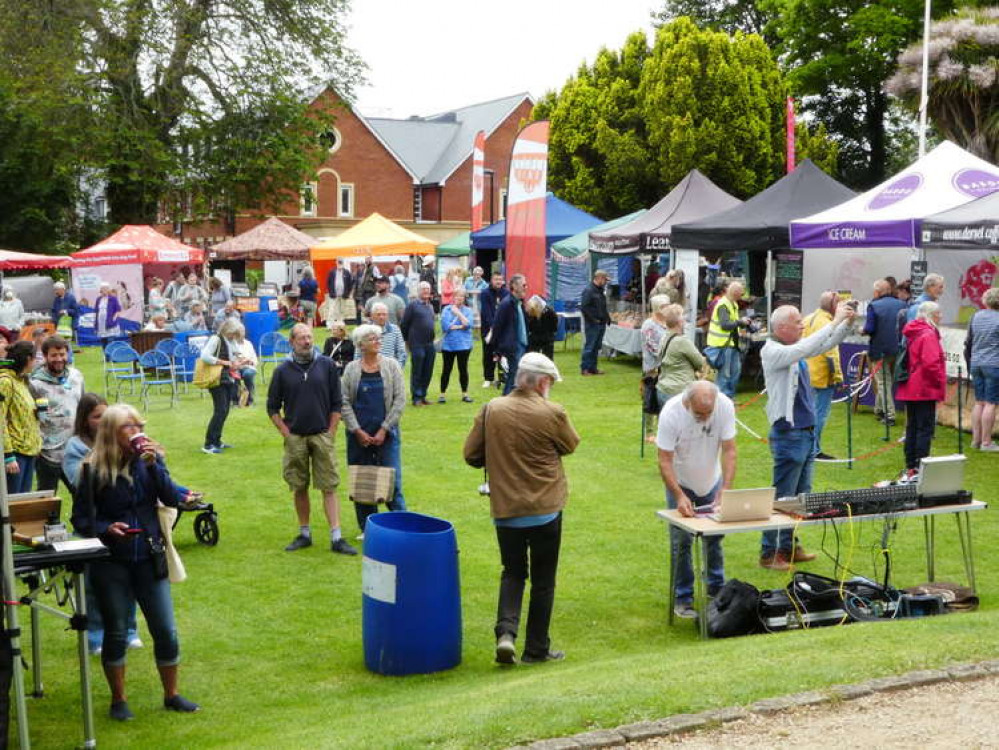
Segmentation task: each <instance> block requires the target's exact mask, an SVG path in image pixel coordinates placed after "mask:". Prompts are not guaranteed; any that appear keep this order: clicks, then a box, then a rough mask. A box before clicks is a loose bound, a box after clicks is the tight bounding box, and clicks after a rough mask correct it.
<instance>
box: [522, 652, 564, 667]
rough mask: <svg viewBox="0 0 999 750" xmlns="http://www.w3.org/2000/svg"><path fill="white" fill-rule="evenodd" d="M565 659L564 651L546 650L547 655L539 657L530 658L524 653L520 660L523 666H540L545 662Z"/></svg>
mask: <svg viewBox="0 0 999 750" xmlns="http://www.w3.org/2000/svg"><path fill="white" fill-rule="evenodd" d="M564 658H565V651H556V650H554V649H548V653H547V654H542V655H541V656H531V655H530V654H528V653H526V652H525V653H524V655H523V656H521V657H520V660H521V661H522V662H523V663H524V664H541V663H543V662H546V661H562V660H563V659H564Z"/></svg>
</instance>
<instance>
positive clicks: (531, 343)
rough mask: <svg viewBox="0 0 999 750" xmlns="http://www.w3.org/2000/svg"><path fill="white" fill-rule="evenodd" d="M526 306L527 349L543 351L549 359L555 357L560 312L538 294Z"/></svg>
mask: <svg viewBox="0 0 999 750" xmlns="http://www.w3.org/2000/svg"><path fill="white" fill-rule="evenodd" d="M524 307H525V310H526V311H527V351H529V352H541V353H542V354H544V355H545V356H546V357H548V359H554V357H555V334H556V333H557V332H558V313H556V312H555V310H554V309H552V306H551V305H549V304H548V303H547V302H545V301H544V300H543V299H542V298H541V297H539V296H538V295H536V294H535V295H534V296H533V297H531V298H530V299H529V300H527V304H526V305H525V306H524Z"/></svg>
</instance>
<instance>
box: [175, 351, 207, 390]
mask: <svg viewBox="0 0 999 750" xmlns="http://www.w3.org/2000/svg"><path fill="white" fill-rule="evenodd" d="M200 356H201V350H200V349H198V347H196V346H192V345H191V344H189V343H187V342H178V344H177V346H176V347H175V348H174V350H173V376H174V379H176V381H177V383H178V385H180V386H181V387H183V389H184V393H188V392H189V391H190V383H191V380H193V379H194V367H195V365H196V363H197V361H198V357H200ZM200 394H201V396H202V397H204V395H205V394H204V391H200Z"/></svg>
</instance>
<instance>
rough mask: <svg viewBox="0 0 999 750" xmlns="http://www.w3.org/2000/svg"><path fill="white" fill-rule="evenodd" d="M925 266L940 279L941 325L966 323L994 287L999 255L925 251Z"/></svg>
mask: <svg viewBox="0 0 999 750" xmlns="http://www.w3.org/2000/svg"><path fill="white" fill-rule="evenodd" d="M926 263H927V270H928V271H929V273H938V274H940V275H941V276H943V277H944V295H943V297H941V299H940V308H941V311H942V312H943V322H944V324H947V325H949V324H952V323H967V322H968V321H969V320H970V319H971V316H972V315H974V314H975V312H977V311H978V310H980V309H981V300H982V295H983V294H984V293H985V290H986V289H988V288H989V287H991V286H993V285H995V283H996V280H995V279H996V268H997V267H999V251H997V250H984V249H983V250H927V251H926Z"/></svg>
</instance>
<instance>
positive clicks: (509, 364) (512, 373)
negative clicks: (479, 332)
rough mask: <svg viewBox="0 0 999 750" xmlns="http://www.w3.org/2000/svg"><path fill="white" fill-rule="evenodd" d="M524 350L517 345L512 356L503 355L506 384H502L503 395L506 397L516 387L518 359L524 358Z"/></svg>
mask: <svg viewBox="0 0 999 750" xmlns="http://www.w3.org/2000/svg"><path fill="white" fill-rule="evenodd" d="M525 351H526V350H525V349H524V347H522V346H521V345H520V344H517V351H516V352H514V353H513V354H512V355H510V354H504V355H503V356H504V357H506V368H507V369H506V382H504V383H503V395H504V396H507V395H509V394H510V391H512V390H513V389H514V387H515V386H516V385H517V369H518V367H519V366H520V358H521V357H523V356H524V352H525Z"/></svg>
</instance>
